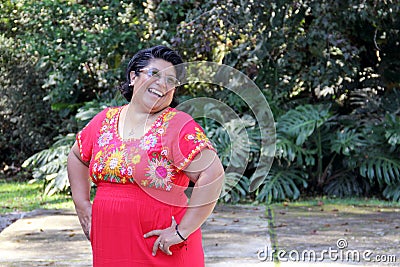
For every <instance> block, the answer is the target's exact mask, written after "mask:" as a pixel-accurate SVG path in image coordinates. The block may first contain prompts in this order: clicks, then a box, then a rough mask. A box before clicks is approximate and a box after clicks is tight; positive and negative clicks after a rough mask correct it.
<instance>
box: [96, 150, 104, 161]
mask: <svg viewBox="0 0 400 267" xmlns="http://www.w3.org/2000/svg"><path fill="white" fill-rule="evenodd" d="M102 154H103V152H102V151H101V150H100V151H99V152H97V154H96V156H95V157H94V160H99V158H100V157H101V155H102Z"/></svg>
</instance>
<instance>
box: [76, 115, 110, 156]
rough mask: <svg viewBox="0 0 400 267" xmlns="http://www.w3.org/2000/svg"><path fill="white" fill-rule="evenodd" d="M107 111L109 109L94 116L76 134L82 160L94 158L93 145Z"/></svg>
mask: <svg viewBox="0 0 400 267" xmlns="http://www.w3.org/2000/svg"><path fill="white" fill-rule="evenodd" d="M106 111H107V109H105V110H103V111H101V112H100V113H98V114H97V115H96V116H94V118H93V119H92V120H91V121H90V122H89V123H88V124H87V125H86V126H85V127H83V129H82V130H81V131H80V132H78V134H77V135H76V141H77V143H78V147H79V152H80V155H81V158H82V160H83V161H85V162H89V161H90V159H91V158H92V152H93V147H94V144H95V142H96V141H97V135H98V133H99V131H100V127H101V123H102V121H103V118H104V116H105V113H106Z"/></svg>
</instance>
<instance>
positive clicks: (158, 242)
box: [151, 238, 160, 256]
mask: <svg viewBox="0 0 400 267" xmlns="http://www.w3.org/2000/svg"><path fill="white" fill-rule="evenodd" d="M159 245H160V238H157V240H156V242H154V245H153V251H152V253H151V255H153V256H155V255H156V254H157V249H158V246H159Z"/></svg>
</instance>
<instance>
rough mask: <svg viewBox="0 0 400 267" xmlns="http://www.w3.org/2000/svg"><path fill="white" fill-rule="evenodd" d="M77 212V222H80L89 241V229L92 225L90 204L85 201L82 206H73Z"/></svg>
mask: <svg viewBox="0 0 400 267" xmlns="http://www.w3.org/2000/svg"><path fill="white" fill-rule="evenodd" d="M75 209H76V213H77V214H78V218H79V222H80V223H81V226H82V230H83V232H84V233H85V236H86V238H87V239H88V240H89V241H90V229H91V226H92V204H91V203H90V202H88V203H85V204H84V205H82V207H75Z"/></svg>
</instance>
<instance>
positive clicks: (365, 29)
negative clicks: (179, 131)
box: [0, 0, 400, 202]
mask: <svg viewBox="0 0 400 267" xmlns="http://www.w3.org/2000/svg"><path fill="white" fill-rule="evenodd" d="M0 10H1V11H0V29H1V32H2V34H1V35H0V40H1V42H0V70H1V72H0V86H1V87H0V88H1V93H2V99H1V100H0V123H1V125H2V128H1V134H0V147H1V149H2V150H1V151H2V156H1V158H0V161H1V164H9V165H10V164H11V163H13V162H16V164H17V165H19V164H18V163H20V162H22V160H23V159H25V158H27V157H28V156H30V155H32V154H33V153H35V152H38V151H41V150H43V149H45V148H47V147H52V149H53V150H56V147H57V146H62V144H60V143H56V144H57V145H56V144H52V142H53V138H54V137H55V136H58V135H61V136H67V134H68V133H74V132H77V130H78V129H80V128H81V127H82V126H83V124H84V123H85V122H86V121H87V120H88V119H89V118H90V117H91V116H93V115H94V114H95V113H96V112H97V111H98V110H100V109H101V108H103V107H104V106H108V105H114V104H120V103H121V101H120V100H119V99H114V94H115V87H116V86H117V85H118V83H120V82H121V81H122V80H123V71H124V68H125V65H126V63H127V60H128V58H130V56H132V55H133V54H134V52H136V51H137V50H138V49H140V48H143V47H145V46H146V47H147V46H151V45H154V44H167V45H170V46H172V47H174V48H177V49H178V50H179V51H181V53H182V55H183V57H184V58H185V59H186V60H187V61H194V60H209V61H214V62H219V63H224V64H227V65H229V66H232V67H234V68H236V69H238V70H241V71H242V72H243V73H244V74H246V75H248V76H249V77H250V78H252V79H253V80H254V81H255V82H256V83H257V84H258V85H259V88H260V89H261V90H262V91H263V94H264V95H265V96H266V97H267V98H268V100H269V103H270V106H271V109H272V111H273V114H274V116H275V118H276V120H277V125H276V126H277V127H276V128H277V138H276V140H277V143H276V157H275V162H274V164H273V168H272V170H271V172H270V173H269V174H268V177H267V180H266V181H265V182H264V184H263V185H262V186H261V187H260V188H259V190H258V191H257V192H256V194H255V196H253V195H251V197H256V198H257V199H259V200H262V201H267V202H270V201H274V200H280V199H285V198H293V199H294V198H297V197H299V195H300V194H305V195H315V194H330V195H336V196H345V195H352V194H356V195H370V194H374V195H375V196H378V197H385V198H389V199H392V200H397V201H399V199H400V198H399V186H398V184H399V171H400V169H399V165H400V163H399V162H400V157H399V155H400V136H399V132H400V128H399V127H400V126H399V125H400V119H399V115H400V89H399V88H400V86H399V85H400V78H399V77H400V76H399V75H398V73H399V72H400V63H399V62H400V53H399V51H400V47H399V46H400V44H399V42H398V29H399V25H400V18H399V16H398V15H397V14H399V13H400V5H398V1H395V0H388V1H364V2H362V3H360V1H356V0H347V1H344V2H343V1H334V0H324V1H309V0H302V1H292V0H282V1H247V0H241V1H239V0H227V1H224V3H220V2H218V1H214V0H211V1H195V0H189V1H184V0H164V1H153V0H146V1H141V2H137V1H136V2H129V1H108V2H107V1H96V2H94V1H70V0H68V1H22V0H19V1H2V2H1V3H0ZM243 90H245V88H243ZM181 93H189V96H188V97H187V98H193V97H197V96H212V97H214V98H216V99H219V100H220V101H223V102H224V103H226V104H227V105H229V106H230V107H232V109H233V110H235V112H236V113H237V114H238V117H239V118H241V119H242V120H244V121H245V122H251V123H250V124H246V123H245V124H246V126H245V132H246V133H247V136H248V138H247V141H246V138H244V132H243V127H239V124H240V123H239V121H233V120H232V121H229V122H226V124H225V125H222V124H218V123H216V122H213V121H212V120H203V121H202V125H203V126H204V128H205V129H206V131H207V133H208V135H209V136H210V137H211V139H212V140H213V142H214V144H215V146H216V147H217V149H218V151H219V155H220V157H221V159H222V160H223V164H224V166H232V169H231V170H229V171H228V173H227V177H228V179H227V183H226V187H225V188H224V190H225V192H228V191H229V189H227V188H234V189H233V190H231V192H232V193H228V194H226V195H225V196H226V199H225V200H227V201H238V200H240V199H244V198H246V197H249V192H247V191H246V190H247V189H246V188H247V187H246V185H247V183H248V178H247V177H251V176H252V173H253V172H254V170H255V168H257V167H259V168H260V169H262V170H265V172H267V171H268V168H267V166H257V159H258V157H259V153H260V147H259V145H260V139H259V129H257V122H256V121H255V119H254V114H251V113H250V112H249V110H248V108H247V106H246V104H245V103H243V101H241V100H240V99H239V98H238V97H237V96H235V95H234V94H230V93H229V92H228V90H224V89H223V88H218V89H216V88H213V87H209V86H192V87H187V88H185V89H184V90H183V91H181ZM181 93H180V94H181ZM181 98H182V99H184V98H185V96H181ZM42 100H43V101H42ZM210 112H211V111H210ZM38 125H40V127H38ZM228 132H229V133H230V134H228ZM236 142H237V146H236V147H235V149H233V150H232V144H233V143H235V145H236ZM247 142H248V143H247ZM236 148H237V149H236ZM229 151H232V154H229V153H230V152H229ZM47 153H50V152H49V151H47ZM44 154H45V153H44ZM245 155H248V157H247V156H245ZM60 158H61V156H60ZM246 158H248V160H247V161H248V162H246V164H247V163H248V164H247V165H246V167H245V171H244V173H238V172H236V170H235V168H237V167H238V166H239V167H241V166H242V163H243V161H246ZM57 160H58V159H57ZM3 162H4V163H3ZM59 162H60V163H59V165H58V166H59V167H60V166H61V164H62V163H61V162H62V160H61V159H60V161H59ZM47 164H48V162H46V161H43V162H41V163H40V164H38V165H35V166H36V168H41V166H42V167H43V166H46V165H47ZM57 164H58V163H57ZM57 164H55V165H57ZM48 168H49V169H51V168H50V165H49V166H48ZM52 168H53V169H54V170H56V169H57V167H55V166H53V167H52ZM60 169H61V168H60ZM46 175H47V174H46ZM42 176H43V175H42ZM43 177H44V176H43ZM270 183H271V184H270ZM306 185H307V187H306Z"/></svg>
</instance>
